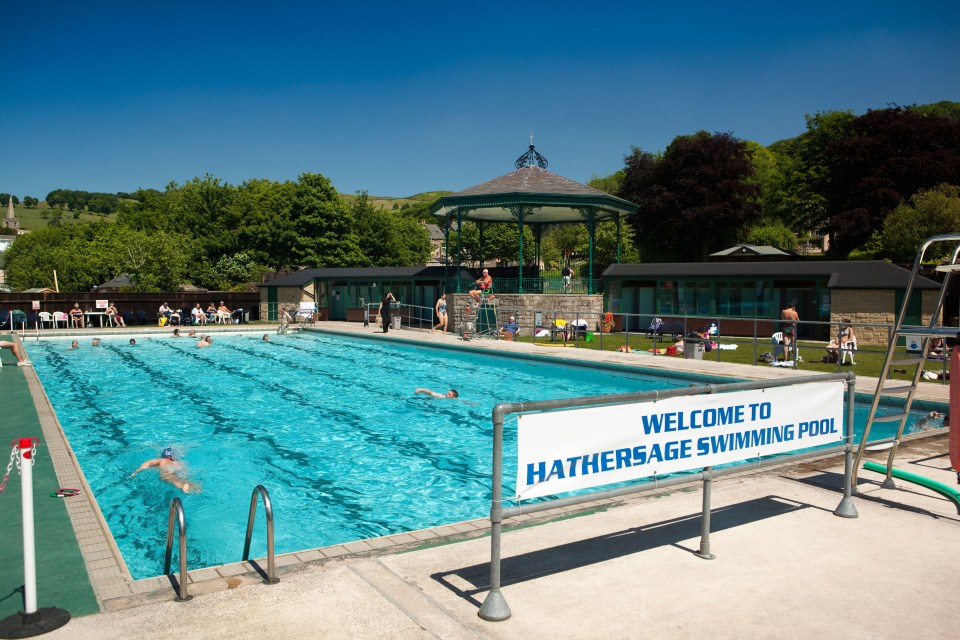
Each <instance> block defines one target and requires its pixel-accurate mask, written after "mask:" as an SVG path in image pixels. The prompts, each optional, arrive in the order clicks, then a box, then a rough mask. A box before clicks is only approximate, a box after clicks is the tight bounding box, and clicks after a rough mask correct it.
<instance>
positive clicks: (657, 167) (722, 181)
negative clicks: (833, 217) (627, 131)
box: [620, 131, 760, 261]
mask: <svg viewBox="0 0 960 640" xmlns="http://www.w3.org/2000/svg"><path fill="white" fill-rule="evenodd" d="M752 172H753V166H752V164H751V162H750V157H749V155H748V153H747V147H746V144H745V143H744V142H743V141H741V140H738V139H737V138H734V137H733V136H732V135H731V134H729V133H716V134H712V135H711V134H709V133H707V132H705V131H700V132H698V133H696V134H694V135H691V136H678V137H677V138H675V139H674V140H673V142H672V143H671V144H670V146H668V147H667V149H666V151H665V152H664V154H663V155H662V156H654V155H652V154H649V153H644V152H643V151H641V150H640V149H634V151H633V153H632V154H631V155H630V156H628V157H627V158H626V173H625V176H624V181H623V189H622V191H621V194H620V195H621V197H624V198H626V199H627V200H630V201H632V202H635V203H637V204H638V205H640V211H639V213H638V214H637V215H636V216H634V217H633V218H632V223H633V230H634V238H635V241H636V244H637V245H638V247H639V248H640V250H641V251H642V252H643V254H644V256H645V257H646V256H649V257H651V258H652V257H659V258H661V259H663V258H665V259H673V260H683V261H697V260H703V259H705V258H706V256H707V254H709V253H710V252H711V251H716V250H719V249H721V248H724V247H726V246H729V245H730V244H732V243H733V242H735V240H736V237H737V233H738V231H739V229H740V228H741V227H743V226H744V225H747V224H750V223H752V222H754V221H755V220H756V219H757V218H758V215H759V212H760V207H759V206H758V205H757V203H756V198H757V195H758V192H759V189H758V187H757V186H756V184H752V183H751V182H750V181H749V179H750V177H751V176H752Z"/></svg>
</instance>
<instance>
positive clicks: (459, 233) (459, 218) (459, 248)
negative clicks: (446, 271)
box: [457, 209, 463, 293]
mask: <svg viewBox="0 0 960 640" xmlns="http://www.w3.org/2000/svg"><path fill="white" fill-rule="evenodd" d="M462 235H463V216H462V215H461V213H460V209H457V293H460V265H461V264H462V261H463V251H462V245H461V240H460V238H461V236H462Z"/></svg>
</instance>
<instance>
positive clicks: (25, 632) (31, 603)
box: [0, 438, 70, 638]
mask: <svg viewBox="0 0 960 640" xmlns="http://www.w3.org/2000/svg"><path fill="white" fill-rule="evenodd" d="M39 442H40V441H39V440H38V439H37V438H20V440H19V441H17V440H14V442H13V445H14V447H15V448H17V449H18V458H17V462H18V465H17V466H18V467H19V468H20V503H21V510H22V513H23V604H24V606H23V611H20V612H18V613H15V614H14V615H12V616H10V617H8V618H5V619H3V620H0V638H30V637H32V636H38V635H41V634H44V633H48V632H50V631H53V630H54V629H59V628H60V627H62V626H63V625H65V624H67V623H68V622H70V614H69V613H68V612H66V611H64V610H63V609H57V608H56V607H49V608H44V609H37V558H36V548H35V544H34V543H35V540H36V539H35V537H34V529H33V462H34V459H35V458H34V456H35V455H36V445H37V444H39Z"/></svg>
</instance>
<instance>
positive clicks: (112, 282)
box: [97, 273, 133, 289]
mask: <svg viewBox="0 0 960 640" xmlns="http://www.w3.org/2000/svg"><path fill="white" fill-rule="evenodd" d="M132 285H133V281H132V280H131V279H130V276H129V275H128V274H126V273H121V274H120V275H118V276H114V277H113V278H110V279H109V280H107V281H106V282H104V283H103V284H101V285H98V287H97V288H98V289H121V288H123V287H129V286H132Z"/></svg>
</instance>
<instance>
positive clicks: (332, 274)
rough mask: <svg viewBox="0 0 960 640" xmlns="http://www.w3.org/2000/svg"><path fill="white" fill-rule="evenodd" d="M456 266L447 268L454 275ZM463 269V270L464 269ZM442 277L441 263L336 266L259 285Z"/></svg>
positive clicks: (280, 285)
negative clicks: (389, 265) (397, 265)
mask: <svg viewBox="0 0 960 640" xmlns="http://www.w3.org/2000/svg"><path fill="white" fill-rule="evenodd" d="M455 271H456V268H455V267H452V268H447V273H448V274H454V275H455ZM464 271H465V270H464ZM443 277H444V267H443V266H442V265H440V266H438V265H430V266H425V265H422V264H421V265H416V266H413V267H337V268H327V269H303V270H301V271H297V272H295V273H288V274H287V275H285V276H281V277H279V278H276V279H275V280H271V281H269V282H264V283H263V284H262V285H260V286H261V287H302V286H303V285H305V284H308V283H310V282H312V281H313V280H349V279H361V278H363V279H368V280H386V279H390V280H398V279H399V280H404V279H406V280H413V279H417V280H440V279H442V278H443Z"/></svg>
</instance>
